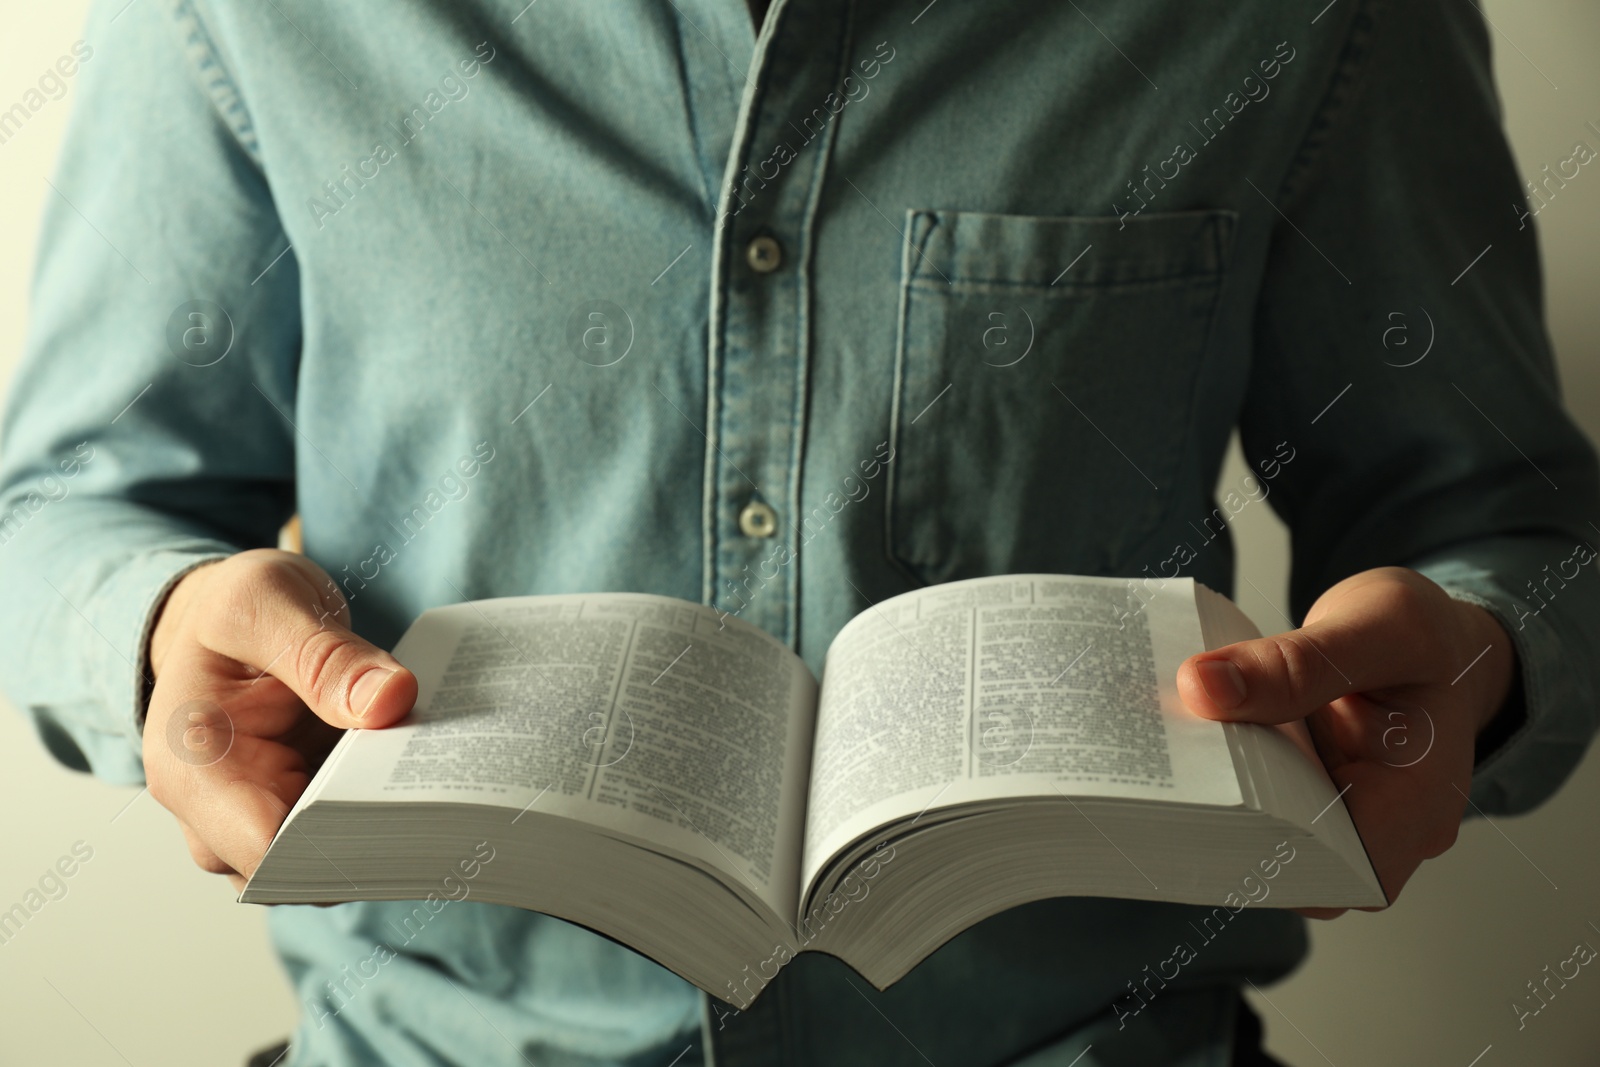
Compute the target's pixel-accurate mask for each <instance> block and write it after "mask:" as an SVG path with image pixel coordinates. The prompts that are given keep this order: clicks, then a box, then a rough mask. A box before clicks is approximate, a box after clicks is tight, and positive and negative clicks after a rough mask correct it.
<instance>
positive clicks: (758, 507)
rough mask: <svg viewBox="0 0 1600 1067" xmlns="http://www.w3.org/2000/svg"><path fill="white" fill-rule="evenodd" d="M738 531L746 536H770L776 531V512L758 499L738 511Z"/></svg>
mask: <svg viewBox="0 0 1600 1067" xmlns="http://www.w3.org/2000/svg"><path fill="white" fill-rule="evenodd" d="M739 532H740V533H743V534H744V535H745V536H746V537H771V536H772V535H773V534H775V533H777V532H778V513H777V512H776V511H773V510H772V509H771V508H770V507H768V506H767V505H766V504H763V503H762V502H761V501H759V500H752V501H750V503H748V504H746V505H745V506H744V510H743V511H741V512H739Z"/></svg>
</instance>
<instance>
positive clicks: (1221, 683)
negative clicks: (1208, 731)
mask: <svg viewBox="0 0 1600 1067" xmlns="http://www.w3.org/2000/svg"><path fill="white" fill-rule="evenodd" d="M1197 667H1198V669H1199V671H1200V681H1201V683H1202V684H1203V685H1204V686H1205V687H1206V696H1208V697H1210V698H1211V703H1213V704H1215V705H1216V706H1217V709H1218V710H1219V711H1228V710H1230V709H1232V708H1236V707H1238V706H1239V705H1240V704H1243V703H1244V698H1245V691H1244V675H1242V674H1240V673H1239V668H1238V667H1235V666H1234V665H1233V664H1232V663H1231V662H1230V661H1228V660H1225V659H1203V660H1201V661H1200V662H1199V664H1198V665H1197Z"/></svg>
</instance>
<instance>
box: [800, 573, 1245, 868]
mask: <svg viewBox="0 0 1600 1067" xmlns="http://www.w3.org/2000/svg"><path fill="white" fill-rule="evenodd" d="M1155 585H1156V584H1155V583H1145V582H1134V581H1130V580H1128V579H1121V578H1071V577H1062V576H1058V575H1043V574H1034V575H1028V574H1024V575H1008V576H1005V577H999V578H979V579H971V580H968V581H962V582H952V583H949V584H946V585H938V586H933V587H930V588H927V589H920V590H916V591H914V592H911V593H906V594H903V595H901V596H898V597H894V598H892V599H890V600H887V601H884V602H883V603H882V604H878V605H876V606H874V607H871V608H868V609H867V610H866V611H864V612H862V613H861V614H860V615H857V616H856V617H855V618H854V619H852V620H851V621H850V623H849V625H847V626H846V627H845V628H844V629H843V630H841V631H840V632H839V635H838V637H836V638H835V639H834V642H833V645H832V646H831V647H830V648H829V650H828V659H827V664H826V666H825V668H824V671H823V680H822V693H821V697H820V700H819V704H818V709H817V729H816V740H815V742H814V744H813V750H812V761H813V766H812V772H811V773H812V786H811V797H810V801H809V805H808V815H807V825H806V843H805V857H804V861H803V867H804V878H805V880H806V882H807V884H809V882H810V879H811V877H812V875H813V874H814V873H815V872H816V870H817V868H819V867H820V866H821V865H822V864H823V863H824V862H826V860H827V859H828V858H829V856H831V855H832V854H833V853H834V852H835V851H837V850H838V849H839V848H841V847H843V846H844V845H845V844H847V843H848V842H849V841H850V840H851V839H853V838H854V837H856V836H857V835H860V834H863V833H866V832H869V831H870V830H872V829H873V828H874V827H876V826H878V825H881V824H883V823H886V822H889V821H892V820H894V819H900V818H906V817H912V816H916V817H920V816H921V814H922V813H923V812H925V811H927V810H930V809H936V808H938V807H942V806H948V805H951V804H958V803H964V802H969V801H974V800H992V799H997V798H1006V797H1022V796H1053V797H1058V796H1062V795H1065V796H1067V797H1076V796H1112V797H1131V798H1138V799H1147V800H1165V801H1176V802H1184V803H1193V804H1217V805H1235V804H1238V803H1240V802H1241V799H1242V797H1241V794H1240V790H1239V782H1238V777H1237V775H1236V773H1235V770H1234V765H1233V758H1232V755H1231V753H1230V751H1229V746H1228V742H1227V738H1226V736H1225V735H1224V733H1223V730H1222V727H1221V725H1220V724H1218V723H1214V722H1209V721H1207V720H1204V719H1200V718H1198V717H1196V716H1194V715H1192V714H1191V713H1190V712H1188V711H1187V710H1186V709H1185V708H1184V707H1183V704H1182V701H1181V700H1180V699H1179V697H1178V692H1177V670H1178V665H1179V664H1180V663H1182V662H1183V660H1184V659H1185V658H1187V657H1188V656H1190V655H1192V654H1194V653H1195V652H1199V651H1201V650H1202V649H1203V648H1204V644H1203V642H1202V638H1201V633H1200V623H1199V618H1198V615H1197V612H1196V609H1195V600H1194V587H1193V583H1192V582H1191V581H1190V580H1188V579H1174V580H1169V581H1166V582H1164V583H1161V585H1160V587H1159V588H1156V587H1155Z"/></svg>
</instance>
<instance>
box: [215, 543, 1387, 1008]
mask: <svg viewBox="0 0 1600 1067" xmlns="http://www.w3.org/2000/svg"><path fill="white" fill-rule="evenodd" d="M1154 585H1155V583H1153V582H1149V581H1129V580H1127V579H1113V578H1071V577H1062V576H1059V575H1045V574H1021V575H1008V576H1004V577H998V578H980V579H973V580H970V581H961V582H952V583H949V584H946V585H937V586H932V587H929V588H926V589H920V590H917V591H914V592H910V593H906V594H904V595H901V596H897V597H894V598H892V599H890V600H886V601H884V602H883V603H880V604H877V605H874V606H872V607H870V608H868V609H867V610H866V611H864V612H862V613H861V614H860V615H858V616H857V617H856V618H854V619H852V620H851V621H850V623H849V624H848V625H846V626H845V627H844V629H843V630H841V631H840V632H839V634H838V636H837V637H836V638H835V640H834V641H833V644H832V645H831V646H830V647H829V649H828V653H827V658H826V666H825V669H824V672H823V679H822V682H821V684H820V686H819V684H818V682H817V680H816V679H815V678H814V677H813V676H812V674H811V672H810V671H809V670H808V669H807V667H806V665H805V663H804V662H803V661H802V660H801V659H800V658H798V657H797V656H795V655H794V654H793V653H792V652H791V651H790V650H789V649H788V648H787V647H785V646H784V645H783V644H782V643H781V642H779V641H777V640H776V639H775V638H773V637H771V636H769V635H768V634H766V633H765V632H763V631H762V630H760V629H758V628H756V627H754V626H752V625H750V624H748V623H745V622H742V621H740V620H738V619H735V618H729V617H727V616H726V615H724V614H721V613H719V612H717V611H714V610H712V609H710V608H707V607H704V606H701V605H696V604H691V603H688V602H686V601H681V600H675V599H672V598H668V597H660V596H649V595H643V594H632V593H608V594H592V595H571V596H530V597H508V598H502V599H494V600H482V601H474V602H470V603H463V604H454V605H450V606H448V607H440V608H434V609H432V610H430V611H427V612H425V613H424V614H423V615H422V616H421V617H420V618H419V619H418V620H417V621H416V622H415V623H414V624H413V625H412V626H411V628H410V629H409V630H407V631H406V634H405V636H404V637H403V638H402V639H401V641H400V643H399V644H398V645H397V646H396V648H395V650H394V655H395V657H396V658H397V659H399V660H400V662H402V663H404V664H405V665H406V666H407V667H409V668H410V669H411V670H412V671H414V672H415V673H416V675H417V678H418V681H419V682H420V687H421V688H420V693H419V696H418V700H417V705H416V709H415V710H414V711H413V712H412V714H411V716H410V717H409V718H408V719H406V720H405V721H404V722H403V723H402V724H401V725H397V726H394V727H391V728H389V729H385V730H352V731H349V732H348V733H346V734H345V736H344V737H343V739H342V740H341V741H340V742H339V744H338V746H337V747H336V748H335V749H334V750H333V752H332V754H331V755H330V756H329V758H328V760H327V761H326V763H325V764H324V765H323V767H322V769H321V770H320V771H319V772H318V773H317V775H316V777H315V778H314V779H313V780H312V782H311V784H310V786H309V787H308V788H307V789H306V791H305V793H304V795H302V796H301V798H300V800H299V802H298V803H296V804H295V806H294V808H293V810H292V811H291V812H290V813H289V815H288V817H287V818H286V820H285V821H284V824H283V826H282V827H281V828H280V829H279V831H278V833H277V836H276V837H275V838H274V839H273V841H272V845H271V847H270V848H269V849H268V851H267V854H266V857H265V859H264V860H263V861H262V863H261V865H260V867H259V868H258V869H257V870H256V871H255V874H254V876H253V877H252V878H251V879H250V882H249V884H248V885H247V886H246V887H245V890H244V892H243V894H242V895H241V897H240V899H241V900H243V901H245V902H248V903H263V904H270V903H286V904H292V903H329V902H338V901H349V900H420V899H423V898H426V897H429V895H430V894H433V895H434V896H435V897H436V896H437V895H438V894H439V893H440V890H441V886H449V885H456V886H460V887H461V889H462V892H464V893H465V892H470V894H471V895H472V897H473V898H474V899H477V900H483V901H489V902H492V903H500V904H510V905H515V906H519V907H523V908H529V909H532V910H535V911H539V912H544V913H546V914H549V915H555V916H559V917H560V918H563V919H566V920H569V921H572V922H575V923H579V924H582V925H583V926H586V927H588V928H590V929H593V930H595V931H598V932H600V933H602V934H605V935H606V936H608V937H610V938H612V939H614V940H616V941H619V942H622V943H623V944H626V945H628V946H630V947H632V948H634V949H635V950H637V951H639V952H641V953H643V954H645V955H646V956H649V957H650V958H651V959H654V960H656V961H657V962H659V963H661V964H663V965H664V966H666V967H668V968H670V969H671V970H673V971H675V972H676V973H678V974H679V975H681V976H683V977H684V978H686V979H688V980H689V981H691V982H693V983H694V984H695V985H697V986H699V987H700V988H702V989H704V990H706V991H707V992H709V993H711V994H713V995H715V996H718V997H720V998H722V999H724V1000H726V1001H728V1002H730V1003H736V1004H739V1005H741V1006H743V1005H745V1004H747V1003H748V1002H749V1001H750V1000H751V998H753V997H754V995H755V994H756V993H758V992H759V991H760V989H761V987H762V985H763V984H764V983H765V982H766V981H767V980H769V979H770V978H771V977H772V976H773V975H775V974H776V973H777V968H778V967H780V966H781V965H782V964H783V963H784V962H785V961H787V960H788V959H789V958H790V957H791V956H792V955H794V954H795V953H798V952H800V951H803V950H819V951H823V952H829V953H832V954H833V955H835V956H838V957H839V958H841V959H843V960H844V961H845V962H846V963H848V964H850V965H851V966H852V967H854V968H855V969H856V970H857V971H858V972H860V973H861V975H862V976H863V977H865V978H866V979H867V980H868V981H870V982H872V983H873V985H875V986H877V987H878V988H880V989H883V988H887V987H888V986H889V985H890V984H891V983H893V982H895V981H897V980H899V979H900V978H901V977H903V976H904V975H905V974H906V972H908V971H909V970H911V968H912V967H914V966H915V965H916V964H917V963H919V962H920V961H921V960H922V959H924V958H925V957H926V956H928V955H929V954H930V953H932V952H933V951H934V950H935V949H937V948H938V947H939V946H940V945H942V944H943V943H944V942H946V941H947V940H949V939H950V938H951V937H953V936H955V935H956V934H958V933H960V932H961V931H962V930H964V929H966V928H967V927H969V926H972V925H973V924H974V923H977V922H979V921H980V920H982V919H984V918H986V917H988V916H990V915H994V914H996V913H998V912H1000V911H1003V910H1005V909H1007V908H1011V907H1015V906H1017V905H1020V904H1023V903H1026V902H1029V901H1033V900H1038V899H1042V898H1045V897H1057V896H1080V895H1081V896H1115V897H1133V898H1142V899H1149V900H1167V901H1179V902H1184V903H1191V904H1204V905H1216V906H1219V907H1226V908H1229V909H1231V910H1232V911H1234V912H1236V911H1238V910H1240V909H1242V908H1243V907H1245V906H1246V905H1248V904H1249V903H1251V902H1257V901H1261V900H1264V899H1265V894H1264V892H1263V894H1262V895H1261V896H1257V895H1256V893H1257V891H1258V890H1259V887H1263V886H1266V885H1267V882H1266V880H1267V879H1270V880H1271V881H1270V893H1271V906H1274V907H1306V906H1330V907H1336V906H1346V907H1359V906H1382V905H1384V904H1385V903H1386V900H1385V898H1384V894H1383V891H1382V889H1381V888H1380V886H1379V883H1378V880H1377V877H1376V875H1375V874H1374V872H1373V870H1372V867H1371V864H1370V863H1369V861H1368V859H1367V856H1366V853H1365V851H1364V849H1363V848H1362V845H1361V841H1360V838H1359V837H1358V836H1357V834H1356V831H1355V828H1354V826H1353V825H1352V823H1351V821H1350V818H1349V815H1348V813H1347V812H1346V810H1345V807H1344V804H1343V802H1342V801H1341V800H1340V799H1339V794H1338V792H1337V791H1336V790H1335V789H1334V787H1333V784H1332V782H1331V781H1330V780H1329V778H1328V775H1327V773H1326V771H1325V770H1324V769H1323V766H1322V764H1321V762H1320V761H1319V760H1318V759H1317V757H1316V753H1315V750H1314V748H1313V747H1312V743H1311V739H1310V736H1309V734H1308V733H1307V731H1306V729H1305V727H1304V725H1303V724H1301V723H1294V724H1292V725H1288V726H1280V727H1267V726H1256V725H1248V724H1223V723H1215V722H1210V721H1207V720H1204V719H1200V718H1198V717H1196V716H1194V715H1192V714H1190V713H1189V712H1188V711H1187V710H1185V709H1184V708H1183V706H1182V704H1181V702H1180V700H1179V698H1178V695H1177V690H1176V682H1175V676H1176V673H1177V669H1178V665H1179V664H1180V663H1181V662H1182V661H1183V660H1184V659H1185V658H1186V657H1188V656H1189V655H1191V654H1193V653H1195V652H1199V651H1201V650H1203V649H1206V648H1217V647H1220V646H1222V645H1225V644H1230V643H1232V642H1234V641H1238V640H1244V639H1247V638H1251V637H1256V636H1259V635H1258V632H1257V631H1256V629H1255V627H1254V626H1253V625H1251V623H1250V621H1249V619H1248V618H1246V617H1245V615H1244V614H1243V613H1242V612H1241V611H1240V610H1239V609H1238V608H1237V607H1236V606H1234V604H1233V603H1232V601H1230V600H1228V599H1227V598H1226V597H1223V596H1221V595H1220V594H1217V593H1214V592H1212V591H1211V590H1209V589H1207V588H1206V587H1205V586H1203V585H1199V584H1197V583H1195V582H1194V581H1192V580H1190V579H1173V580H1168V581H1164V582H1162V583H1160V585H1159V587H1158V588H1155V587H1153V586H1154ZM486 857H487V858H486ZM458 871H459V872H461V873H458ZM463 876H466V877H470V878H471V881H470V883H463V881H462V879H463ZM1252 886H1256V887H1258V890H1252V889H1251V887H1252ZM450 895H451V896H452V897H454V893H453V892H452V893H451V894H450Z"/></svg>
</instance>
